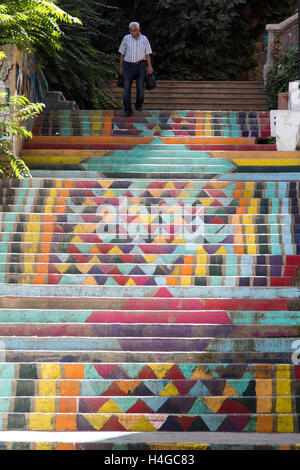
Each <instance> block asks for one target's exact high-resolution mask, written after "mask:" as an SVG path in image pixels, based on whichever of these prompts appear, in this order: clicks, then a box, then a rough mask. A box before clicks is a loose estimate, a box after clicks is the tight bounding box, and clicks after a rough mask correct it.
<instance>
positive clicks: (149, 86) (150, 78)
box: [145, 73, 156, 90]
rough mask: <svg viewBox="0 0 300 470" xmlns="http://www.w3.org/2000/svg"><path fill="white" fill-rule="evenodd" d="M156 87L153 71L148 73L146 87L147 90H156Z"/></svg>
mask: <svg viewBox="0 0 300 470" xmlns="http://www.w3.org/2000/svg"><path fill="white" fill-rule="evenodd" d="M154 88H156V80H155V76H154V74H153V73H150V74H149V75H147V77H146V80H145V89H146V90H154Z"/></svg>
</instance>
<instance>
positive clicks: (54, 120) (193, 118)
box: [34, 110, 270, 137]
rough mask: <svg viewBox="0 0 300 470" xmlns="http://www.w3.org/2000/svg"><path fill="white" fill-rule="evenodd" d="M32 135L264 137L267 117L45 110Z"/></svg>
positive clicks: (223, 113) (258, 114)
mask: <svg viewBox="0 0 300 470" xmlns="http://www.w3.org/2000/svg"><path fill="white" fill-rule="evenodd" d="M216 127H217V130H215V128H216ZM34 134H35V135H45V134H46V135H63V136H70V135H90V136H93V135H101V134H104V135H105V134H106V135H107V134H111V135H120V134H121V135H164V134H167V135H169V134H173V135H183V136H196V135H207V136H209V135H216V136H226V137H230V136H233V137H239V136H242V137H248V136H249V137H250V136H251V137H257V136H259V135H260V136H262V137H264V136H265V137H268V136H269V135H270V120H269V113H267V112H238V111H231V112H226V111H221V112H210V111H203V112H197V111H184V110H182V111H156V110H153V111H144V112H143V115H142V116H139V117H138V118H137V117H134V118H124V117H123V116H122V115H121V114H120V112H119V111H115V112H112V111H71V112H70V111H65V112H59V113H58V112H47V113H44V114H43V115H42V116H40V117H39V118H38V119H37V120H36V123H35V127H34Z"/></svg>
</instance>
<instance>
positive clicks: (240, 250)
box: [234, 245, 244, 255]
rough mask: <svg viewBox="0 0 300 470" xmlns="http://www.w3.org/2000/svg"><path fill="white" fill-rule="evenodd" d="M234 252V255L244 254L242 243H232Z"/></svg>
mask: <svg viewBox="0 0 300 470" xmlns="http://www.w3.org/2000/svg"><path fill="white" fill-rule="evenodd" d="M234 254H235V255H243V254H244V247H243V246H242V245H234Z"/></svg>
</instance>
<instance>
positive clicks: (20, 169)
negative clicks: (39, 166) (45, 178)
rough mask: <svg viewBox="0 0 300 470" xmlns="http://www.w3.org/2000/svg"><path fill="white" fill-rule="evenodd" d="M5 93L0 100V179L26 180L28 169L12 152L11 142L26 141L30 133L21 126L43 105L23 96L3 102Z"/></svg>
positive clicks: (0, 95)
mask: <svg viewBox="0 0 300 470" xmlns="http://www.w3.org/2000/svg"><path fill="white" fill-rule="evenodd" d="M5 96H6V93H3V92H1V93H0V98H1V99H2V104H0V178H28V177H30V171H29V168H28V167H27V166H26V164H25V163H24V162H23V160H22V159H21V158H19V157H17V156H16V155H14V154H13V152H12V144H13V140H14V138H16V137H19V138H21V139H28V138H31V137H32V134H31V132H30V131H29V130H28V129H27V128H26V126H25V125H24V124H23V123H24V122H25V121H28V120H29V119H32V118H33V117H34V116H36V115H37V114H39V113H40V112H41V111H42V110H43V107H44V105H43V104H42V103H31V102H30V101H29V100H28V99H27V98H26V97H25V96H20V95H17V96H12V97H11V98H10V99H9V100H8V103H6V102H5Z"/></svg>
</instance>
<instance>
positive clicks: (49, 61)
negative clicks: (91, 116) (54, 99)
mask: <svg viewBox="0 0 300 470" xmlns="http://www.w3.org/2000/svg"><path fill="white" fill-rule="evenodd" d="M59 5H60V6H61V7H62V8H64V9H65V10H67V11H68V12H70V13H71V14H72V15H74V16H75V15H76V17H79V18H80V19H81V20H82V25H72V24H64V25H62V27H61V29H62V31H63V35H62V38H61V44H62V50H60V51H58V52H56V53H51V54H45V53H42V51H40V58H41V60H42V63H43V64H44V67H45V74H46V77H47V81H48V83H49V87H50V89H52V90H60V91H62V92H63V93H64V96H65V97H66V98H67V99H71V100H72V99H74V100H76V102H77V104H78V105H79V107H80V108H89V109H97V108H111V107H115V106H116V104H117V103H116V102H115V99H114V98H113V97H110V96H109V95H108V93H107V92H106V91H105V88H106V87H107V85H108V84H109V83H110V81H111V80H112V79H113V78H114V77H115V74H116V71H117V70H118V65H117V59H116V57H113V56H111V55H110V54H108V53H106V52H105V51H104V50H103V48H102V44H101V38H104V39H105V41H108V42H109V41H111V39H110V37H109V34H107V33H104V31H103V29H104V27H105V28H106V29H107V30H108V31H109V30H110V29H111V25H112V24H111V21H110V20H108V19H105V18H104V11H105V10H107V9H108V7H107V6H105V5H104V6H103V3H102V2H100V1H99V0H77V1H76V2H74V1H71V0H60V1H59Z"/></svg>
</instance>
